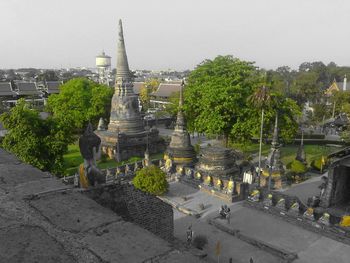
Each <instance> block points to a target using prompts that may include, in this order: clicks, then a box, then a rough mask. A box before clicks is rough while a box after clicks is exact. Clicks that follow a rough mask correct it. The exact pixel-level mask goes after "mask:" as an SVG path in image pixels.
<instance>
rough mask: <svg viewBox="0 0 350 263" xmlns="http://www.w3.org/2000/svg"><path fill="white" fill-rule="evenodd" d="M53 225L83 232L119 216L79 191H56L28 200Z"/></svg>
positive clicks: (115, 219) (114, 219)
mask: <svg viewBox="0 0 350 263" xmlns="http://www.w3.org/2000/svg"><path fill="white" fill-rule="evenodd" d="M30 204H31V205H32V206H33V207H35V208H36V209H38V211H39V212H40V213H41V214H42V215H43V216H44V217H45V218H46V219H47V220H49V221H50V222H51V223H52V224H53V225H55V226H58V227H60V228H61V229H63V230H67V231H72V232H84V231H87V230H89V229H92V228H96V227H99V226H101V225H104V224H108V223H111V222H115V221H119V220H121V218H120V217H119V216H117V215H116V214H115V213H113V212H112V211H111V210H109V209H106V208H104V207H102V206H100V205H98V204H97V203H96V202H94V201H93V200H91V199H89V198H88V197H86V196H84V195H83V194H81V193H57V194H52V195H47V196H44V197H42V198H39V199H35V200H32V201H30Z"/></svg>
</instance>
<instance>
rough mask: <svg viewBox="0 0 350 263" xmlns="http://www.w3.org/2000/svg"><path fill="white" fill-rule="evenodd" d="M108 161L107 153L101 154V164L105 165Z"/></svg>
mask: <svg viewBox="0 0 350 263" xmlns="http://www.w3.org/2000/svg"><path fill="white" fill-rule="evenodd" d="M107 159H108V156H107V154H105V153H101V159H100V162H101V163H105V162H107Z"/></svg>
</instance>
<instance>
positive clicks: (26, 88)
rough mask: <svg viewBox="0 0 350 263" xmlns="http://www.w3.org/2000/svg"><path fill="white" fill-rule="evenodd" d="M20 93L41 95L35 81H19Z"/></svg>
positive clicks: (17, 84)
mask: <svg viewBox="0 0 350 263" xmlns="http://www.w3.org/2000/svg"><path fill="white" fill-rule="evenodd" d="M16 86H17V89H18V95H40V94H41V92H40V91H38V90H37V88H36V83H34V82H17V83H16Z"/></svg>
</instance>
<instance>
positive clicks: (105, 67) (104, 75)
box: [96, 51, 111, 85]
mask: <svg viewBox="0 0 350 263" xmlns="http://www.w3.org/2000/svg"><path fill="white" fill-rule="evenodd" d="M96 68H97V72H98V81H99V83H100V84H105V85H109V74H110V73H111V57H110V56H107V55H106V53H105V52H104V51H102V53H101V54H100V55H98V56H96Z"/></svg>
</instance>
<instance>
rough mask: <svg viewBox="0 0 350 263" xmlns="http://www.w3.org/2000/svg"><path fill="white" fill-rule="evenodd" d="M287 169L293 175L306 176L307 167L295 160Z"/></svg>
mask: <svg viewBox="0 0 350 263" xmlns="http://www.w3.org/2000/svg"><path fill="white" fill-rule="evenodd" d="M287 168H288V169H289V170H290V171H291V172H292V173H293V174H304V173H306V171H307V167H306V165H305V164H303V163H302V162H300V161H298V160H293V161H292V162H290V163H289V164H287Z"/></svg>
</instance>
